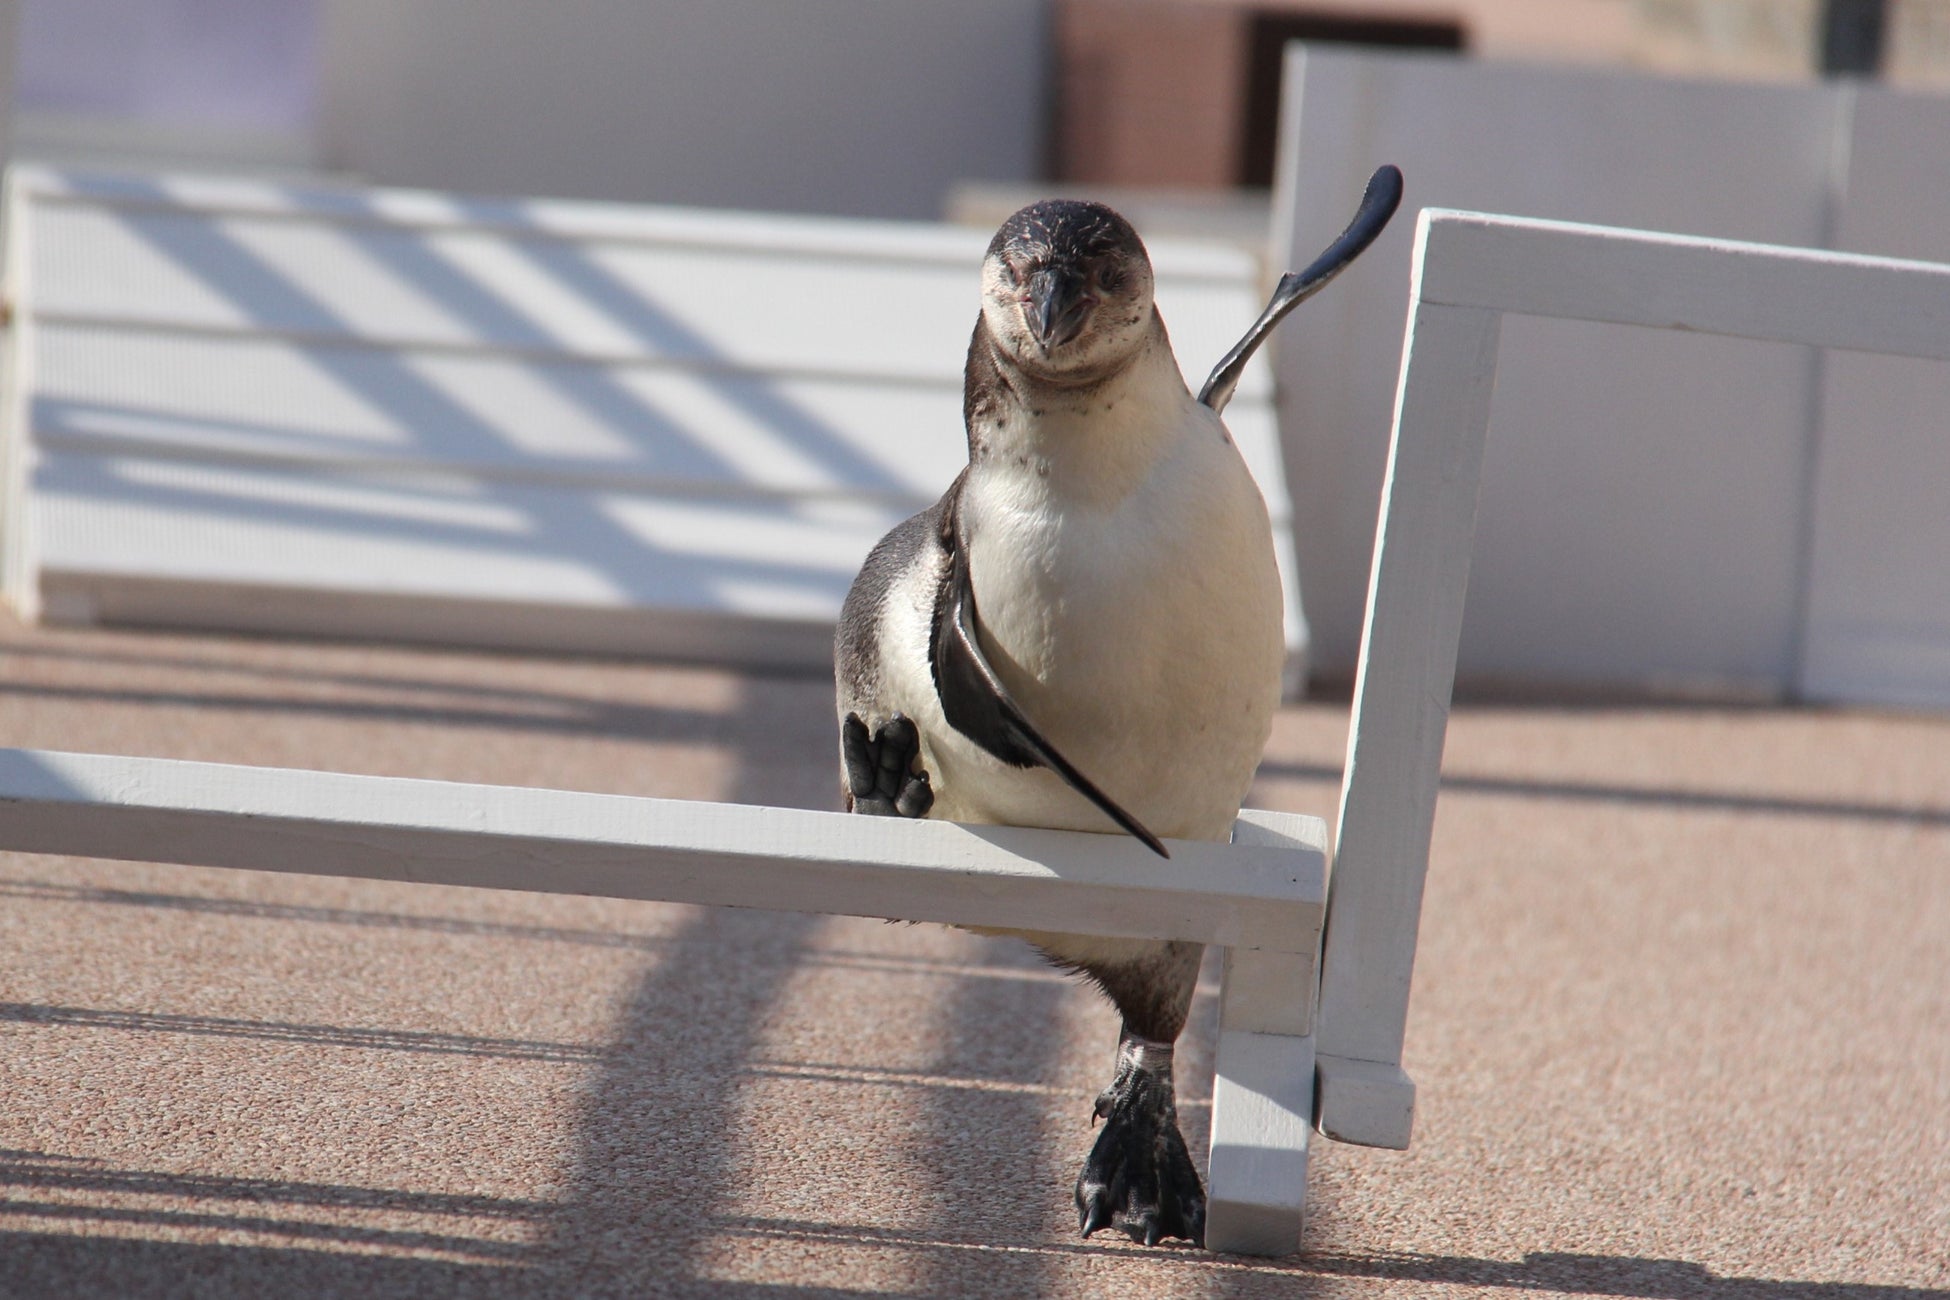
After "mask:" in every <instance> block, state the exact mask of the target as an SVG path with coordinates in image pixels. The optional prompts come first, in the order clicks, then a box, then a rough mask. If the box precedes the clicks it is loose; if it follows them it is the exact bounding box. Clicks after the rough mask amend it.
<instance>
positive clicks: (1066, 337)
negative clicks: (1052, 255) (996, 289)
mask: <svg viewBox="0 0 1950 1300" xmlns="http://www.w3.org/2000/svg"><path fill="white" fill-rule="evenodd" d="M1096 305H1097V300H1096V299H1095V298H1093V297H1091V296H1090V295H1089V294H1088V293H1086V292H1085V291H1084V283H1083V280H1082V278H1081V277H1079V276H1076V275H1073V274H1071V273H1070V272H1068V271H1063V270H1059V269H1056V268H1051V269H1049V270H1045V271H1038V272H1036V273H1035V274H1034V275H1032V276H1030V277H1029V292H1028V294H1027V295H1026V296H1025V297H1024V298H1023V313H1022V314H1023V319H1024V320H1025V321H1026V322H1027V323H1028V325H1029V332H1030V333H1031V334H1033V335H1035V337H1036V342H1037V344H1038V345H1039V346H1040V347H1041V348H1042V349H1043V354H1044V355H1045V356H1047V355H1049V353H1050V352H1051V351H1052V350H1053V349H1056V348H1060V347H1062V346H1063V345H1064V344H1065V343H1068V342H1069V341H1070V340H1071V339H1074V338H1075V337H1076V336H1077V335H1079V334H1081V333H1083V325H1084V322H1085V321H1087V320H1089V319H1090V309H1091V308H1092V307H1095V306H1096Z"/></svg>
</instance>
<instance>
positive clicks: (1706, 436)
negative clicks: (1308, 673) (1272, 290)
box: [1275, 47, 1950, 708]
mask: <svg viewBox="0 0 1950 1300" xmlns="http://www.w3.org/2000/svg"><path fill="white" fill-rule="evenodd" d="M1284 111H1285V121H1284V123H1283V132H1284V136H1283V144H1282V152H1281V164H1282V167H1283V169H1284V170H1283V175H1282V178H1281V181H1280V185H1279V189H1278V200H1277V208H1278V211H1277V213H1276V222H1275V224H1276V227H1277V228H1278V230H1279V231H1280V232H1281V233H1280V234H1279V235H1277V236H1276V241H1275V243H1276V247H1278V248H1281V249H1283V250H1284V254H1283V255H1284V256H1288V257H1304V256H1307V255H1309V254H1310V253H1311V251H1312V249H1313V248H1315V247H1317V246H1318V244H1319V242H1320V240H1321V239H1322V238H1323V237H1324V235H1325V234H1328V233H1331V232H1332V231H1333V230H1334V229H1337V228H1338V223H1339V222H1340V220H1341V219H1342V217H1341V213H1340V209H1339V203H1340V200H1338V199H1336V198H1335V196H1336V195H1338V194H1341V193H1344V192H1346V191H1347V190H1348V189H1349V188H1350V187H1352V186H1357V185H1359V184H1360V182H1361V178H1363V177H1365V176H1366V175H1367V173H1368V171H1369V170H1371V169H1372V168H1373V167H1374V165H1375V164H1376V163H1379V162H1383V161H1386V162H1392V163H1396V164H1398V165H1400V166H1401V168H1402V170H1403V173H1404V174H1405V176H1406V178H1407V194H1406V200H1405V202H1406V204H1407V206H1408V207H1409V208H1411V209H1415V208H1421V207H1443V208H1460V209H1470V210H1475V211H1488V212H1509V213H1523V214H1525V215H1530V216H1536V217H1543V218H1550V219H1557V220H1569V221H1578V222H1589V223H1595V224H1603V225H1612V226H1627V227H1634V228H1642V229H1652V230H1662V231H1669V232H1672V233H1679V234H1691V235H1701V236H1709V237H1718V238H1728V239H1739V240H1751V241H1756V242H1762V243H1771V244H1782V245H1791V246H1799V247H1829V248H1833V249H1836V250H1838V251H1850V252H1860V253H1868V254H1877V255H1884V256H1896V257H1911V258H1925V259H1931V260H1939V261H1943V260H1950V99H1944V98H1942V97H1938V96H1927V95H1914V94H1903V93H1900V92H1895V91H1889V90H1886V89H1880V88H1875V87H1864V86H1858V85H1854V84H1851V83H1834V82H1831V83H1820V84H1817V83H1804V84H1799V85H1754V84H1731V83H1725V82H1720V83H1706V82H1687V81H1679V80H1673V79H1669V78H1658V77H1649V76H1640V75H1633V74H1628V73H1623V72H1607V71H1598V70H1593V69H1571V68H1549V67H1527V66H1522V65H1518V64H1509V63H1502V64H1498V63H1484V62H1470V61H1459V60H1451V59H1444V58H1432V57H1421V56H1405V55H1384V54H1375V53H1356V52H1350V51H1345V50H1334V49H1328V48H1322V47H1313V48H1299V49H1296V50H1295V51H1294V52H1292V53H1291V54H1290V55H1289V62H1288V70H1287V94H1286V101H1285V110H1284ZM1399 224H1400V228H1399V229H1396V230H1391V231H1389V232H1387V233H1385V234H1384V235H1383V236H1382V238H1381V239H1380V240H1379V241H1378V242H1377V243H1376V245H1375V247H1374V248H1373V249H1371V250H1370V251H1369V253H1368V254H1367V255H1366V256H1365V257H1364V258H1363V259H1362V260H1361V262H1360V263H1359V264H1358V265H1356V266H1354V267H1352V268H1350V269H1349V271H1348V272H1347V278H1346V281H1345V283H1344V284H1342V285H1340V286H1337V291H1336V294H1335V296H1334V297H1333V298H1331V299H1327V298H1323V299H1321V300H1319V301H1318V302H1316V303H1313V304H1310V305H1309V306H1308V308H1307V309H1306V310H1305V311H1303V312H1298V313H1295V315H1294V316H1293V317H1292V318H1291V319H1290V320H1289V321H1288V322H1287V323H1286V324H1285V325H1284V326H1283V327H1282V330H1281V334H1280V338H1279V341H1278V348H1279V360H1278V372H1279V377H1280V388H1281V392H1280V415H1281V425H1282V434H1283V437H1284V439H1285V444H1286V446H1285V451H1286V463H1287V465H1288V467H1289V472H1290V474H1291V477H1292V492H1293V498H1294V504H1295V516H1296V519H1297V520H1298V521H1299V522H1298V533H1297V547H1298V552H1299V556H1300V560H1301V569H1302V573H1301V584H1300V585H1301V589H1302V591H1303V593H1304V595H1305V598H1306V601H1307V606H1308V616H1309V620H1310V626H1311V628H1312V631H1313V635H1314V658H1315V661H1316V663H1317V664H1318V665H1320V666H1321V667H1322V668H1324V669H1326V670H1327V671H1330V672H1345V671H1347V670H1348V669H1349V668H1350V667H1351V666H1352V664H1353V661H1354V656H1355V651H1356V646H1357V644H1358V637H1359V630H1360V626H1361V624H1360V619H1361V609H1362V604H1361V602H1362V597H1363V592H1364V584H1365V580H1366V577H1367V573H1368V562H1369V548H1370V544H1371V542H1372V539H1373V517H1372V515H1371V514H1370V513H1369V507H1368V503H1369V502H1371V501H1372V500H1373V499H1374V497H1373V495H1372V493H1373V491H1374V489H1375V487H1377V486H1378V485H1379V483H1380V481H1381V474H1382V465H1381V461H1382V452H1381V446H1380V440H1379V439H1378V438H1376V437H1375V436H1374V431H1375V430H1376V429H1377V428H1379V427H1380V425H1381V423H1382V422H1383V421H1385V420H1386V419H1387V418H1388V412H1389V409H1390V404H1391V403H1392V401H1393V400H1394V392H1395V379H1396V375H1397V373H1398V369H1399V361H1400V355H1401V354H1400V348H1401V343H1402V335H1401V322H1400V319H1399V317H1398V316H1397V315H1396V304H1398V303H1399V302H1401V301H1402V299H1403V298H1404V297H1405V296H1406V294H1407V291H1408V287H1409V278H1408V263H1409V253H1410V246H1411V242H1412V237H1411V232H1410V231H1409V229H1408V223H1406V222H1403V223H1399ZM1502 337H1503V344H1502V352H1501V356H1502V359H1503V360H1502V364H1501V367H1500V369H1499V373H1498V382H1497V386H1496V392H1495V394H1494V397H1493V399H1492V403H1491V416H1490V443H1489V451H1488V453H1487V455H1488V457H1489V471H1488V473H1487V474H1486V475H1485V480H1484V483H1485V486H1484V496H1483V504H1482V513H1481V519H1480V526H1479V528H1478V530H1477V541H1476V563H1475V568H1474V577H1473V579H1472V585H1471V592H1470V603H1469V611H1468V614H1467V616H1466V618H1465V621H1464V630H1463V637H1462V648H1461V659H1460V671H1461V672H1462V674H1463V675H1464V676H1465V677H1468V678H1475V679H1477V680H1484V679H1488V680H1491V681H1498V682H1515V683H1521V684H1533V685H1534V684H1541V685H1543V686H1546V687H1553V686H1565V685H1571V686H1598V687H1609V686H1614V685H1624V686H1634V687H1643V686H1648V685H1649V686H1653V687H1657V688H1679V689H1684V690H1691V689H1703V690H1706V691H1709V692H1711V691H1718V690H1722V689H1732V690H1734V691H1737V692H1740V693H1743V694H1755V695H1761V696H1767V697H1783V696H1785V697H1800V698H1808V699H1818V700H1832V701H1864V702H1875V703H1887V704H1902V705H1923V706H1930V707H1939V708H1940V707H1950V566H1946V565H1944V564H1943V563H1942V562H1941V557H1942V556H1943V555H1945V554H1950V512H1946V511H1944V510H1943V509H1941V507H1940V505H1939V503H1938V501H1937V497H1938V495H1939V494H1938V492H1937V490H1936V487H1937V485H1939V484H1941V483H1944V482H1947V481H1950V419H1947V418H1946V417H1945V415H1944V412H1945V411H1946V410H1950V366H1946V365H1944V364H1942V363H1940V362H1934V361H1926V360H1913V359H1906V358H1904V359H1898V358H1888V357H1864V356H1855V355H1850V354H1846V353H1840V352H1826V353H1823V352H1816V351H1813V350H1811V349H1809V348H1807V347H1803V346H1798V345H1793V344H1785V343H1770V342H1760V341H1755V340H1749V339H1736V338H1728V337H1714V336H1698V335H1680V334H1674V333H1671V332H1664V331H1650V330H1646V329H1642V328H1638V327H1632V326H1625V325H1618V324H1610V323H1600V322H1592V321H1564V320H1541V319H1535V318H1531V317H1526V316H1523V315H1519V314H1515V313H1513V314H1512V315H1511V317H1510V318H1509V319H1508V320H1507V321H1506V322H1505V326H1504V330H1503V335H1502Z"/></svg>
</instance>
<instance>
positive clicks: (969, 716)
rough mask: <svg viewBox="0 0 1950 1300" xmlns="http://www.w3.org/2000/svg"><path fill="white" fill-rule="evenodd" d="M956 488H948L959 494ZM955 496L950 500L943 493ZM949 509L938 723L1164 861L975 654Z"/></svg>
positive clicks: (1146, 835)
mask: <svg viewBox="0 0 1950 1300" xmlns="http://www.w3.org/2000/svg"><path fill="white" fill-rule="evenodd" d="M959 486H960V484H959V483H957V484H956V487H957V488H959ZM953 495H958V494H951V496H953ZM955 504H958V502H951V504H950V508H949V510H948V511H947V512H946V517H945V518H944V521H943V527H942V535H943V536H942V540H943V543H944V544H945V545H946V546H948V547H949V549H950V562H949V570H948V574H947V579H946V582H945V583H944V585H943V589H942V592H941V595H940V598H939V601H938V603H937V605H936V607H935V615H934V631H933V636H932V638H931V639H932V644H931V646H930V647H929V654H930V658H931V659H932V661H933V664H932V667H933V670H934V688H935V693H936V694H937V695H939V696H940V697H941V712H942V716H944V717H945V718H947V720H948V724H949V725H950V726H952V727H953V728H954V729H955V730H957V731H959V732H961V733H962V734H963V735H965V736H967V737H968V738H969V739H970V740H972V741H974V742H975V743H976V744H978V745H980V746H981V747H982V748H983V749H985V750H987V751H988V752H989V753H991V754H993V755H994V756H995V757H997V758H999V759H1001V760H1002V761H1003V762H1005V763H1009V764H1012V765H1013V766H1016V767H1047V768H1049V769H1050V770H1051V771H1053V772H1055V773H1056V774H1057V775H1058V776H1060V777H1062V778H1063V779H1064V781H1066V782H1068V783H1069V785H1070V788H1071V789H1073V790H1075V791H1076V792H1077V793H1078V794H1080V795H1082V796H1083V797H1084V798H1086V799H1088V800H1089V801H1090V802H1091V803H1093V804H1095V805H1096V806H1097V807H1098V808H1099V809H1101V810H1102V812H1103V814H1104V815H1105V816H1106V817H1109V818H1110V819H1111V820H1112V821H1114V822H1116V823H1117V824H1118V825H1119V826H1121V827H1123V828H1124V829H1125V830H1126V831H1129V832H1130V833H1131V834H1132V835H1134V836H1136V837H1137V838H1138V839H1139V840H1141V841H1143V843H1144V846H1145V847H1146V848H1148V849H1150V850H1151V851H1152V852H1153V853H1155V854H1157V855H1158V856H1159V857H1161V858H1168V857H1170V856H1171V854H1170V853H1169V852H1167V851H1166V850H1165V846H1164V842H1163V841H1162V840H1160V839H1159V838H1158V837H1157V836H1156V835H1153V834H1152V833H1151V832H1150V830H1149V829H1147V828H1146V827H1145V825H1144V823H1143V822H1141V821H1139V820H1138V819H1137V818H1136V817H1133V816H1132V815H1131V814H1130V813H1128V812H1126V811H1125V810H1124V809H1123V808H1122V807H1121V806H1119V805H1118V803H1117V802H1116V801H1115V800H1113V799H1112V798H1111V797H1110V796H1109V795H1107V794H1105V793H1104V792H1103V791H1102V790H1100V789H1098V788H1097V784H1096V782H1094V781H1092V780H1091V779H1090V778H1089V777H1087V776H1085V775H1084V774H1083V773H1082V772H1080V771H1078V770H1077V767H1076V764H1074V763H1072V762H1071V761H1070V760H1069V759H1067V758H1065V757H1064V756H1063V753H1062V751H1061V750H1059V749H1057V748H1056V746H1055V745H1052V744H1051V743H1050V742H1049V740H1048V739H1047V738H1045V737H1044V735H1043V733H1042V732H1040V731H1038V730H1037V729H1036V727H1035V725H1034V724H1032V723H1031V722H1030V721H1029V719H1028V717H1027V716H1025V715H1024V713H1023V711H1022V708H1021V706H1020V705H1018V704H1017V703H1016V702H1015V700H1014V699H1013V698H1011V697H1010V695H1009V691H1008V688H1007V687H1005V686H1004V685H1003V684H1002V679H1001V678H1000V677H999V676H997V675H996V671H995V669H994V667H993V666H992V665H990V663H989V661H988V656H986V655H984V654H983V653H982V645H981V640H980V638H979V637H978V636H977V633H976V629H977V627H978V626H979V622H978V618H977V612H976V608H975V584H974V582H973V581H972V580H971V579H970V577H969V573H968V548H967V547H965V546H963V545H962V544H961V540H960V537H959V536H958V535H957V526H956V516H957V514H958V511H957V510H955V509H954V505H955Z"/></svg>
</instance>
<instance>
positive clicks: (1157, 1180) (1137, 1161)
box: [1077, 1037, 1205, 1246]
mask: <svg viewBox="0 0 1950 1300" xmlns="http://www.w3.org/2000/svg"><path fill="white" fill-rule="evenodd" d="M1096 1116H1097V1118H1099V1119H1102V1120H1103V1121H1104V1127H1103V1131H1102V1132H1101V1133H1099V1134H1098V1135H1097V1144H1096V1145H1095V1146H1094V1147H1092V1148H1091V1149H1090V1155H1089V1156H1088V1158H1086V1159H1085V1160H1084V1162H1083V1172H1082V1173H1080V1174H1078V1175H1077V1226H1078V1227H1079V1228H1080V1229H1081V1230H1082V1232H1083V1235H1084V1236H1086V1237H1088V1236H1089V1235H1090V1234H1091V1233H1093V1232H1095V1231H1097V1229H1099V1228H1105V1227H1110V1226H1112V1225H1113V1224H1114V1225H1116V1226H1117V1227H1120V1228H1122V1229H1123V1230H1124V1231H1125V1232H1126V1233H1128V1234H1129V1235H1130V1238H1131V1240H1133V1241H1139V1242H1143V1243H1144V1244H1145V1245H1147V1246H1155V1245H1157V1244H1158V1242H1159V1241H1160V1240H1162V1239H1163V1238H1165V1237H1183V1238H1185V1239H1186V1240H1187V1241H1190V1242H1192V1243H1193V1244H1194V1245H1199V1246H1202V1245H1204V1244H1205V1188H1204V1186H1203V1185H1202V1184H1200V1182H1199V1178H1198V1170H1197V1168H1196V1167H1195V1166H1194V1165H1193V1164H1192V1157H1191V1153H1190V1152H1188V1151H1187V1150H1186V1149H1185V1139H1184V1137H1183V1136H1181V1135H1180V1134H1179V1132H1178V1110H1177V1106H1176V1104H1175V1102H1174V1098H1173V1092H1172V1085H1171V1048H1170V1046H1169V1045H1168V1044H1160V1043H1151V1042H1147V1041H1145V1040H1143V1039H1135V1038H1130V1037H1126V1038H1125V1039H1124V1041H1123V1042H1122V1043H1121V1044H1119V1048H1118V1054H1117V1076H1116V1077H1115V1078H1114V1079H1112V1080H1111V1085H1110V1087H1108V1088H1106V1089H1104V1091H1103V1093H1102V1094H1101V1095H1100V1096H1099V1097H1098V1098H1097V1106H1096Z"/></svg>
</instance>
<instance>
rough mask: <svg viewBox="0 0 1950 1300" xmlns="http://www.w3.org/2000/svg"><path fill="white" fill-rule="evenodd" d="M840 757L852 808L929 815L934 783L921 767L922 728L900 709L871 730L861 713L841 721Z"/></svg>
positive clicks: (877, 814) (871, 812)
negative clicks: (844, 770) (930, 781)
mask: <svg viewBox="0 0 1950 1300" xmlns="http://www.w3.org/2000/svg"><path fill="white" fill-rule="evenodd" d="M840 759H841V762H842V763H843V764H844V766H845V768H846V790H847V801H848V803H849V805H850V807H851V809H852V811H854V812H857V813H866V814H868V815H870V816H875V817H925V816H927V814H928V809H930V808H932V807H934V787H933V786H932V785H930V784H929V783H928V774H927V773H926V772H925V771H923V770H922V768H921V733H920V731H919V730H917V729H916V728H915V726H914V723H913V722H912V721H911V720H910V719H908V718H907V716H906V715H904V714H900V713H896V714H895V715H894V716H893V717H891V718H889V719H888V720H887V721H886V722H884V723H883V724H881V726H880V729H879V730H878V731H875V732H874V733H873V734H872V735H871V736H869V735H868V734H867V724H866V723H865V722H862V721H861V720H860V715H859V714H857V713H849V714H847V715H846V721H845V722H844V723H843V724H841V726H840Z"/></svg>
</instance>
